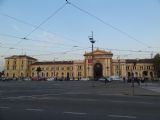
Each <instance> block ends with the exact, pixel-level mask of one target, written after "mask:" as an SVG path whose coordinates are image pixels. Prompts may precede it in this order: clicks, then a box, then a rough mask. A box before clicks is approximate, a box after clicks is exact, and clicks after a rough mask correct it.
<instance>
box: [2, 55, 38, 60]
mask: <svg viewBox="0 0 160 120" xmlns="http://www.w3.org/2000/svg"><path fill="white" fill-rule="evenodd" d="M17 58H27V59H32V60H37V59H36V58H33V57H30V56H27V55H12V56H10V57H6V58H5V59H17Z"/></svg>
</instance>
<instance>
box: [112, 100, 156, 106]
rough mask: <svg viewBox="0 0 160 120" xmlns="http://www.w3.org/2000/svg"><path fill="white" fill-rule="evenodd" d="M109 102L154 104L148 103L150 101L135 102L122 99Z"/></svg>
mask: <svg viewBox="0 0 160 120" xmlns="http://www.w3.org/2000/svg"><path fill="white" fill-rule="evenodd" d="M111 102H115V103H136V104H148V105H149V104H155V103H150V102H136V101H123V100H112V101H111Z"/></svg>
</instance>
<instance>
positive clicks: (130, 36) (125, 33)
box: [68, 2, 151, 47]
mask: <svg viewBox="0 0 160 120" xmlns="http://www.w3.org/2000/svg"><path fill="white" fill-rule="evenodd" d="M68 5H71V6H72V7H74V8H76V9H78V10H80V11H81V12H83V13H85V14H87V15H89V16H90V17H92V18H94V19H96V20H98V21H99V22H101V23H103V24H104V25H106V26H109V27H111V28H112V29H114V30H116V31H118V32H120V33H121V34H123V35H125V36H127V37H128V38H130V39H132V40H134V41H136V42H138V43H140V44H142V45H144V46H147V47H151V46H149V45H148V44H146V43H144V42H142V41H140V40H138V39H136V38H135V37H133V36H132V35H130V34H129V33H127V32H125V31H122V30H121V29H119V28H117V27H115V26H113V25H111V24H110V23H107V22H105V21H104V20H102V19H101V18H99V17H97V16H95V15H94V14H92V13H90V12H88V11H86V10H84V9H82V8H80V7H78V6H77V5H75V4H73V3H71V2H68Z"/></svg>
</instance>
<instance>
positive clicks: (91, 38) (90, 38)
mask: <svg viewBox="0 0 160 120" xmlns="http://www.w3.org/2000/svg"><path fill="white" fill-rule="evenodd" d="M88 38H89V40H90V42H91V44H92V78H93V81H94V54H93V49H94V46H93V44H94V43H95V42H96V41H95V40H94V39H93V32H92V35H91V36H88Z"/></svg>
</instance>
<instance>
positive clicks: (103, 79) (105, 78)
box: [98, 77, 111, 82]
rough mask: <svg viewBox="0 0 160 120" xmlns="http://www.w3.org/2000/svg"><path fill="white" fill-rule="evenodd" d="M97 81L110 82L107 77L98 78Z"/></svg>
mask: <svg viewBox="0 0 160 120" xmlns="http://www.w3.org/2000/svg"><path fill="white" fill-rule="evenodd" d="M98 81H104V82H105V81H106V82H110V81H111V79H108V78H107V77H101V78H98Z"/></svg>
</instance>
